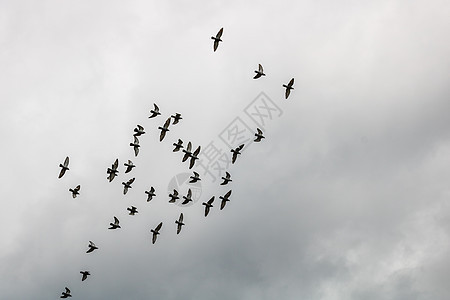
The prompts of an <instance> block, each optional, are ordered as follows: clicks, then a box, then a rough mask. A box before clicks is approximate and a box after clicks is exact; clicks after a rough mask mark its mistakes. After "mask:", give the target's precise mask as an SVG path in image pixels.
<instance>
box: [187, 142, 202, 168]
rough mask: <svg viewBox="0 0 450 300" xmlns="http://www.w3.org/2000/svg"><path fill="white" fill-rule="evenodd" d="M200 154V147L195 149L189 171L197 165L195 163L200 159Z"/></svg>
mask: <svg viewBox="0 0 450 300" xmlns="http://www.w3.org/2000/svg"><path fill="white" fill-rule="evenodd" d="M199 153H200V146H198V147H197V149H195V151H194V153H192V154H191V161H190V163H189V169H192V167H193V166H194V164H195V161H196V160H197V159H198V154H199Z"/></svg>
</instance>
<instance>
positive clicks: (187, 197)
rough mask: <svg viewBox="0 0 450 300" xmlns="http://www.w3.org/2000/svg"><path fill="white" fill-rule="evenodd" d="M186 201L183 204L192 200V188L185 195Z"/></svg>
mask: <svg viewBox="0 0 450 300" xmlns="http://www.w3.org/2000/svg"><path fill="white" fill-rule="evenodd" d="M183 199H184V201H183V202H182V203H181V204H188V203H189V202H191V201H192V191H191V189H189V190H188V192H187V195H186V196H183Z"/></svg>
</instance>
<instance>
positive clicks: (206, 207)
mask: <svg viewBox="0 0 450 300" xmlns="http://www.w3.org/2000/svg"><path fill="white" fill-rule="evenodd" d="M208 213H209V206H208V205H205V217H206V216H207V215H208Z"/></svg>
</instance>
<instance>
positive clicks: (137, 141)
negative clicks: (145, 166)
mask: <svg viewBox="0 0 450 300" xmlns="http://www.w3.org/2000/svg"><path fill="white" fill-rule="evenodd" d="M130 146H131V147H133V149H134V156H138V154H139V147H140V145H139V139H138V138H137V137H136V136H135V137H134V143H130Z"/></svg>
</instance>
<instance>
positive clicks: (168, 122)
mask: <svg viewBox="0 0 450 300" xmlns="http://www.w3.org/2000/svg"><path fill="white" fill-rule="evenodd" d="M169 125H170V118H168V119H167V120H166V122H165V123H164V126H163V127H161V126H160V127H158V129H161V134H160V135H159V141H160V142H161V141H162V140H163V139H164V137H165V136H166V132H167V131H169Z"/></svg>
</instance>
